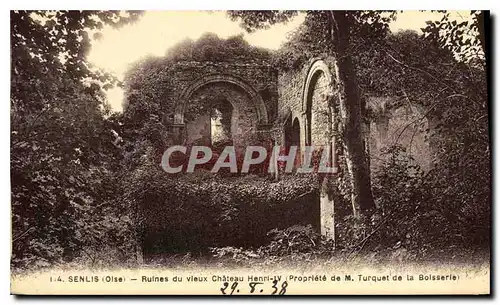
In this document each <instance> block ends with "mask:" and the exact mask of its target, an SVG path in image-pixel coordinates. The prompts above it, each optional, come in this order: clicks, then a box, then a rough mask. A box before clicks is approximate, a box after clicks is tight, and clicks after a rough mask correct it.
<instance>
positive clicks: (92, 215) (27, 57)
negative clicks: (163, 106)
mask: <svg viewBox="0 0 500 305" xmlns="http://www.w3.org/2000/svg"><path fill="white" fill-rule="evenodd" d="M136 17H137V14H136V13H133V12H130V13H128V14H127V13H123V14H122V13H120V12H115V11H108V12H102V11H84V12H77V11H57V12H50V11H40V12H38V11H37V12H26V11H12V12H11V48H12V52H11V98H10V103H11V187H12V190H11V191H12V228H13V230H12V236H13V253H12V264H13V266H15V267H26V266H28V267H42V266H48V265H49V264H53V263H54V262H60V261H61V260H63V259H72V258H75V257H82V258H83V259H85V260H87V261H93V260H95V257H94V255H95V254H96V253H98V252H96V251H90V250H92V249H96V248H100V249H103V247H106V246H110V247H112V246H113V245H120V246H122V245H123V242H120V240H119V239H120V238H124V235H123V234H122V233H123V231H124V228H125V227H126V226H127V224H126V220H123V221H121V220H120V217H121V216H122V215H120V214H118V211H119V209H120V207H119V206H116V205H115V204H111V202H114V200H115V199H114V196H115V192H116V189H115V188H114V186H115V185H116V179H117V177H116V176H115V175H114V173H115V171H116V166H117V163H116V159H117V158H119V156H120V153H119V151H118V149H117V148H116V147H115V146H114V144H113V142H114V140H115V135H114V133H113V132H112V128H113V126H112V125H113V123H112V121H111V120H107V119H105V117H106V116H107V115H109V110H108V107H107V106H106V103H105V98H104V95H103V92H102V90H101V89H102V88H103V87H104V86H106V84H112V83H113V82H114V79H113V77H111V76H110V75H106V74H104V73H101V72H100V71H98V70H95V69H93V68H92V67H91V65H90V64H89V63H88V62H87V59H86V54H87V52H88V50H89V48H90V38H89V35H90V33H99V30H100V29H102V28H103V26H104V25H105V24H110V25H114V26H118V25H120V24H122V23H124V22H128V21H130V20H133V19H135V18H136ZM86 253H89V255H87V254H86Z"/></svg>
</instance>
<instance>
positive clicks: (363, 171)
mask: <svg viewBox="0 0 500 305" xmlns="http://www.w3.org/2000/svg"><path fill="white" fill-rule="evenodd" d="M297 13H298V12H297V11H230V12H228V14H229V16H230V18H232V19H233V20H240V22H241V25H242V27H243V28H245V29H246V30H247V31H254V30H256V29H260V28H267V27H269V26H271V25H273V24H276V23H279V22H287V21H288V20H289V19H290V18H292V17H293V16H295V15H296V14H297ZM306 18H319V19H320V20H319V23H320V24H321V28H322V30H323V31H322V32H325V33H327V35H326V37H324V40H320V41H318V43H325V44H326V45H327V46H328V47H327V49H326V50H327V52H328V55H331V56H332V57H333V58H335V67H334V71H335V74H336V75H337V81H338V84H337V85H338V94H339V96H338V97H339V101H340V109H342V123H343V124H342V128H341V129H342V130H340V134H341V135H342V139H343V142H344V145H345V148H346V149H345V151H346V156H347V158H346V159H347V162H348V168H349V172H350V176H351V188H352V191H351V201H352V204H353V206H354V213H355V214H357V212H358V210H359V212H361V213H363V214H370V213H371V212H372V211H373V210H374V208H375V204H374V201H373V196H372V191H371V181H370V169H369V162H368V156H367V154H366V151H365V149H364V144H363V134H362V127H361V126H362V121H363V115H364V111H363V108H364V104H363V101H362V99H361V98H360V94H359V88H358V83H357V80H356V71H355V69H354V66H353V62H352V50H350V44H351V37H352V35H354V34H355V33H357V32H362V31H363V30H366V28H367V27H369V28H373V29H377V30H380V31H381V32H383V31H385V30H387V26H388V25H387V24H388V21H389V20H390V19H391V18H392V15H391V14H389V15H388V16H384V15H383V14H381V12H363V11H327V12H324V11H323V12H322V11H308V12H307V16H306Z"/></svg>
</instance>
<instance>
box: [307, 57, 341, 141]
mask: <svg viewBox="0 0 500 305" xmlns="http://www.w3.org/2000/svg"><path fill="white" fill-rule="evenodd" d="M322 75H323V76H324V77H325V78H326V80H327V83H328V88H327V92H328V95H329V96H330V95H333V93H334V90H335V82H334V80H335V78H334V76H333V74H332V73H331V71H330V68H329V67H328V65H327V64H326V62H325V61H324V60H322V59H320V58H315V59H313V60H312V61H311V65H310V67H309V69H308V70H307V77H306V79H305V82H304V87H303V91H302V122H301V123H302V126H303V130H304V132H303V137H302V141H301V144H302V145H311V114H312V96H313V92H314V86H315V85H316V82H317V81H318V79H319V77H320V76H322ZM329 96H327V97H325V98H329Z"/></svg>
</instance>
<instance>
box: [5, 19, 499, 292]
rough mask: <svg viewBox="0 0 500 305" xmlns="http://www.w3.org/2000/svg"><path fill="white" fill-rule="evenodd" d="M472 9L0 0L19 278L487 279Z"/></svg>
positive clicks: (217, 284) (188, 282) (484, 91)
mask: <svg viewBox="0 0 500 305" xmlns="http://www.w3.org/2000/svg"><path fill="white" fill-rule="evenodd" d="M490 17H491V16H490V12H489V11H484V10H472V11H458V10H439V11H436V10H433V11H430V10H419V11H417V10H415V11H410V10H384V11H382V10H309V11H306V10H304V11H297V10H227V11H221V10H213V11H195V10H192V11H175V10H145V11H130V10H11V11H10V212H11V214H10V220H11V224H10V225H11V244H10V249H11V252H10V271H11V274H10V282H11V283H10V284H11V291H10V293H11V294H14V295H185V296H189V295H220V296H222V295H268V296H269V295H457V294H459V295H490V293H491V291H490V286H491V279H490V276H491V270H490V261H491V257H490V255H491V244H492V240H491V238H492V213H491V211H492V156H491V147H492V145H491V143H492V139H491V135H492V130H491V122H492V113H491V111H492V110H491V107H492V106H491V102H490V98H491V89H490V82H489V78H490V74H491V69H492V67H491V66H490V64H491V60H492V59H491V56H492V54H491V52H490V50H491V48H492V46H491V39H490V35H491V31H492V29H491V23H490V19H491V18H490Z"/></svg>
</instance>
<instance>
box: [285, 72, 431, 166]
mask: <svg viewBox="0 0 500 305" xmlns="http://www.w3.org/2000/svg"><path fill="white" fill-rule="evenodd" d="M309 66H310V63H308V64H306V65H304V67H302V68H301V69H300V70H293V71H287V72H280V74H279V75H278V92H279V98H278V113H279V115H278V118H279V120H280V121H281V122H280V123H283V122H284V120H286V118H287V117H292V119H293V118H295V117H297V118H299V119H300V123H301V126H300V128H301V132H303V131H304V125H303V124H304V120H303V115H302V114H303V112H304V111H305V109H303V94H304V83H305V81H306V78H307V72H308V69H309ZM327 91H328V90H327V83H326V79H325V77H324V76H323V75H320V76H319V77H318V79H317V80H316V82H315V83H314V88H313V93H312V113H311V114H312V117H311V142H312V143H313V144H320V143H322V141H323V140H324V139H325V138H327V135H326V132H327V130H328V115H326V114H327V111H328V109H327V107H326V103H325V101H326V95H327V94H328V92H327ZM390 100H391V99H390V98H387V97H368V98H367V108H369V109H370V111H371V112H372V113H373V114H374V117H373V118H372V119H371V120H372V121H371V123H370V126H369V128H367V129H368V132H367V133H368V134H367V142H368V143H367V144H368V145H369V151H370V166H371V169H372V174H373V173H374V172H375V171H376V170H377V169H378V168H379V167H380V165H381V164H382V162H383V160H385V156H384V154H383V151H384V149H385V148H387V147H389V146H391V145H394V144H400V145H401V146H403V147H405V148H406V149H407V152H408V153H409V154H411V156H412V157H413V158H414V159H415V161H416V163H417V164H418V165H420V166H421V167H422V169H424V170H428V169H429V168H430V165H431V160H432V153H431V148H430V146H429V142H428V140H427V139H426V135H427V132H426V129H427V128H428V127H429V124H428V122H427V120H426V119H425V118H424V119H421V117H422V116H423V115H424V114H425V109H422V108H419V107H416V106H410V105H409V104H404V103H403V104H401V105H400V106H398V107H396V108H387V107H386V105H389V104H391V103H390V102H389V101H390ZM412 122H414V123H412Z"/></svg>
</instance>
